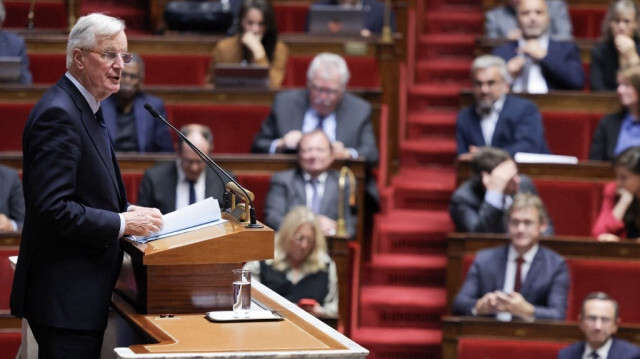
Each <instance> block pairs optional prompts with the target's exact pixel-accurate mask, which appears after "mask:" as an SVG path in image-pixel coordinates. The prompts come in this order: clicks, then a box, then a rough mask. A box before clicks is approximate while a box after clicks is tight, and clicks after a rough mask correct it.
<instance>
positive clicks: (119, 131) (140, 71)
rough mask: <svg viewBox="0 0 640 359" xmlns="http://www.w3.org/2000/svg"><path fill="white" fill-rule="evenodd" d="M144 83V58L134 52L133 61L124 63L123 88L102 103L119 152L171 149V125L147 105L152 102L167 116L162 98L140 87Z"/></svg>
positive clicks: (114, 145) (152, 104)
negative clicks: (147, 92)
mask: <svg viewBox="0 0 640 359" xmlns="http://www.w3.org/2000/svg"><path fill="white" fill-rule="evenodd" d="M143 82H144V61H142V58H141V57H140V56H138V54H135V53H132V54H131V62H129V63H128V64H125V65H124V69H123V70H122V75H121V78H120V91H118V92H116V93H115V94H113V95H111V96H109V97H108V98H107V99H106V100H104V102H103V103H102V104H101V106H100V107H102V112H103V114H104V122H105V124H106V125H107V129H108V130H109V137H110V138H111V143H112V144H113V147H114V150H115V151H116V152H172V151H173V142H172V140H171V135H170V134H169V128H168V127H167V125H165V124H164V123H163V122H162V121H159V120H157V119H155V118H154V117H153V116H151V114H150V113H149V111H147V110H146V109H145V108H144V104H145V103H149V104H151V106H153V107H154V108H155V109H157V110H158V112H160V114H161V115H162V116H163V117H164V118H166V117H167V115H166V111H165V109H164V102H163V101H162V99H161V98H159V97H155V96H152V95H149V94H146V93H144V92H143V91H141V90H140V87H141V86H142V84H143Z"/></svg>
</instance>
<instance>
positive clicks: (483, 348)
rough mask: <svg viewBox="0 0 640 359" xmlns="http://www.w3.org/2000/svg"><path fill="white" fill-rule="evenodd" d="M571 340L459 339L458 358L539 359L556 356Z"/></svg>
mask: <svg viewBox="0 0 640 359" xmlns="http://www.w3.org/2000/svg"><path fill="white" fill-rule="evenodd" d="M570 344H571V343H570V342H553V341H543V340H509V339H492V338H467V337H460V338H459V339H458V359H477V358H491V359H511V358H518V359H529V358H531V359H537V358H555V357H556V356H557V355H558V351H560V349H562V348H564V347H566V346H568V345H570Z"/></svg>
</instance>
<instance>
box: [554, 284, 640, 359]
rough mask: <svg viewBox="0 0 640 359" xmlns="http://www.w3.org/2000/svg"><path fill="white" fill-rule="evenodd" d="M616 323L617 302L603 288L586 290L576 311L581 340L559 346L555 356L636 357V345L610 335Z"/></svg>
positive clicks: (566, 358) (564, 358)
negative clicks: (569, 344)
mask: <svg viewBox="0 0 640 359" xmlns="http://www.w3.org/2000/svg"><path fill="white" fill-rule="evenodd" d="M619 323H620V317H619V316H618V302H616V301H615V300H614V299H613V298H611V297H609V296H608V295H607V294H606V293H603V292H594V293H590V294H588V295H587V296H586V297H585V298H584V301H582V310H581V311H580V330H582V332H583V333H584V336H585V340H584V341H581V342H579V343H575V344H572V345H571V346H569V347H567V348H564V349H562V350H560V352H559V353H558V359H582V358H590V359H591V358H598V359H638V358H640V348H638V347H637V346H635V345H633V344H631V343H629V342H627V341H626V340H622V339H617V338H614V337H613V335H614V334H616V332H617V331H618V324H619Z"/></svg>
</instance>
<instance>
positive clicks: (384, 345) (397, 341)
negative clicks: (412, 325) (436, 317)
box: [351, 327, 442, 359]
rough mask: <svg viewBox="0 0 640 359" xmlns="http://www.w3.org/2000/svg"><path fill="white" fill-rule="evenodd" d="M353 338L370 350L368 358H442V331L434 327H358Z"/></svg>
mask: <svg viewBox="0 0 640 359" xmlns="http://www.w3.org/2000/svg"><path fill="white" fill-rule="evenodd" d="M351 339H352V340H354V341H355V342H356V343H358V344H360V345H362V346H363V347H365V348H367V349H368V350H369V351H370V354H369V356H367V358H368V359H416V358H425V359H432V358H440V356H441V346H442V333H441V332H440V330H434V329H407V328H369V327H364V328H357V329H356V330H355V331H354V332H353V333H352V335H351Z"/></svg>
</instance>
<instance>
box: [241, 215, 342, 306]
mask: <svg viewBox="0 0 640 359" xmlns="http://www.w3.org/2000/svg"><path fill="white" fill-rule="evenodd" d="M244 269H249V270H251V274H252V277H253V279H256V280H258V281H260V282H261V283H263V284H264V285H266V286H267V287H269V288H271V289H272V290H273V291H275V292H276V293H278V294H280V295H281V296H283V297H285V298H286V299H287V300H289V301H290V302H292V303H297V304H298V305H299V306H300V307H301V308H303V309H304V310H306V311H307V312H309V313H311V314H312V315H314V316H316V317H320V318H327V317H336V316H337V315H338V273H337V270H336V264H335V263H334V262H333V260H332V259H331V257H329V253H328V252H327V243H326V239H325V237H324V235H323V234H322V229H320V224H319V221H318V218H317V217H316V215H314V213H313V212H312V211H311V210H310V209H308V208H306V207H304V206H299V207H294V208H292V209H291V211H290V212H289V213H287V215H286V216H285V217H284V220H283V221H282V226H281V227H280V230H279V231H278V232H277V233H276V235H275V253H274V258H273V259H269V260H263V261H253V262H247V263H246V264H245V265H244Z"/></svg>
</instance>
